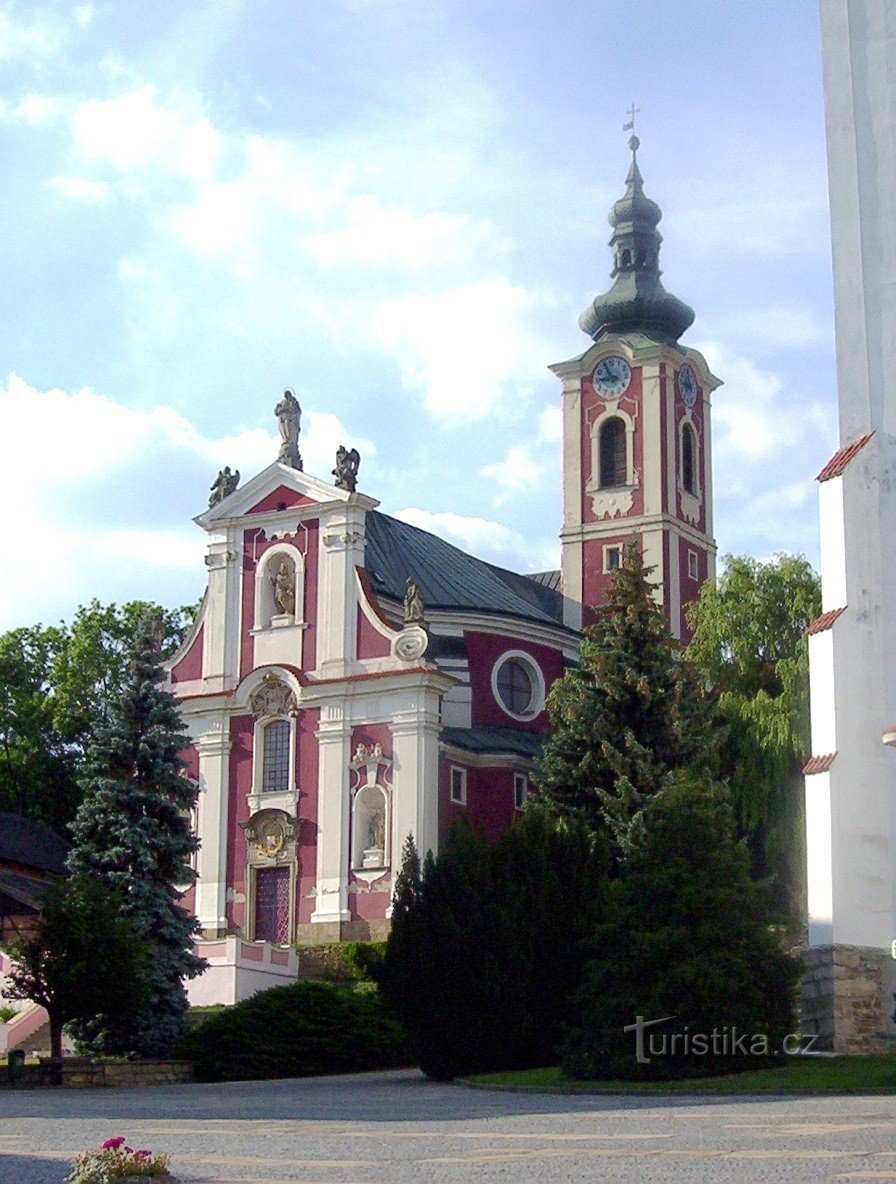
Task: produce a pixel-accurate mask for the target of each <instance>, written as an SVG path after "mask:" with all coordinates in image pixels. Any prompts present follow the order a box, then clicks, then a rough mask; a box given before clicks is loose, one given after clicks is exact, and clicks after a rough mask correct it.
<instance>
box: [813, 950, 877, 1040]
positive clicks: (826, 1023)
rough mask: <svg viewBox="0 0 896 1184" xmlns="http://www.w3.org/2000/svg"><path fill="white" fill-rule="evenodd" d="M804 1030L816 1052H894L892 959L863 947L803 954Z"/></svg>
mask: <svg viewBox="0 0 896 1184" xmlns="http://www.w3.org/2000/svg"><path fill="white" fill-rule="evenodd" d="M803 957H804V962H805V967H806V969H805V973H804V975H803V982H802V990H801V999H800V1027H801V1031H802V1032H803V1033H804V1034H807V1035H817V1036H818V1041H817V1042H816V1044H815V1046H814V1047H815V1050H816V1051H829V1052H836V1053H843V1054H859V1055H867V1054H869V1053H880V1052H892V1051H893V1050H894V1048H896V1036H894V1034H893V1022H892V1019H891V1016H890V1014H889V1013H890V1011H891V1010H892V1009H891V1007H890V1004H891V1002H892V1000H891V998H890V994H889V991H890V989H891V988H892V977H893V975H892V973H891V968H890V967H889V966H888V965H887V963H888V962H891V961H892V959H889V958H888V956H887V954H886V953H885V952H884V951H882V950H876V949H868V948H865V947H861V946H841V945H834V946H812V947H810V948H809V949H808V950H806V951H805V952H804V955H803Z"/></svg>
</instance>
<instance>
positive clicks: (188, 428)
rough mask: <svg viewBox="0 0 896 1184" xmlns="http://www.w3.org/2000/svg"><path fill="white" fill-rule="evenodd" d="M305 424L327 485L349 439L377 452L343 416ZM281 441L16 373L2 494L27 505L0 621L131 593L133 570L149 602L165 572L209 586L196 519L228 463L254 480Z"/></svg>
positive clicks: (317, 470) (0, 602)
mask: <svg viewBox="0 0 896 1184" xmlns="http://www.w3.org/2000/svg"><path fill="white" fill-rule="evenodd" d="M271 422H272V423H273V417H272V420H271ZM304 426H305V427H306V428H307V430H306V431H304V432H303V434H302V439H301V447H302V453H303V456H304V460H305V466H306V469H307V470H308V471H309V472H310V473H314V474H316V475H317V476H320V477H322V478H323V479H324V480H329V479H330V470H331V469H332V467H333V461H334V457H335V452H336V447H337V446H338V444H340V443H343V442H344V443H349V442H351V443H353V444H356V446H357V447H358V448H359V449H360V450H361V454H362V457H363V458H367V459H369V458H371V457H372V456H374V455H375V451H376V450H375V448H374V445H373V444H372V443H371V442H370V441H368V440H365V439H359V438H358V437H355V436H353V435H352V433H351V432H350V431H348V430H347V429H346V428H345V426H344V425H343V424H342V423H341V421H340V420H339V419H338V417H337V416H335V415H332V414H329V413H318V414H315V413H313V412H312V413H311V414H310V415H309V416H307V419H306V422H305V425H304ZM278 447H279V441H278V439H277V438H276V436H275V435H274V433H273V432H271V431H268V430H265V429H263V428H248V429H244V430H242V431H239V432H236V433H233V434H230V435H227V436H222V437H217V438H216V437H211V436H206V435H203V434H202V433H201V432H200V431H199V430H198V429H197V428H196V426H195V425H194V424H192V423H191V422H190V421H189V420H188V419H186V418H185V417H184V416H183V415H181V413H180V412H178V411H176V410H174V409H173V408H171V407H166V406H156V407H151V408H148V409H139V408H130V407H125V406H123V405H121V404H120V403H116V402H115V401H114V400H113V399H110V398H108V397H106V396H104V395H101V394H98V393H97V392H96V391H93V390H91V389H90V388H89V387H85V388H82V389H81V390H79V391H74V392H71V393H69V392H67V391H64V390H60V389H58V388H57V389H53V390H48V391H41V390H38V389H37V388H35V387H33V386H31V385H29V384H28V383H27V382H26V381H25V380H24V379H22V378H20V377H19V376H18V375H15V374H12V375H10V376H9V378H8V379H7V381H6V383H5V384H0V499H2V501H3V504H5V505H7V506H13V505H15V506H16V521H17V527H18V529H17V545H16V547H15V548H11V547H9V548H6V549H5V550H4V551H3V553H2V554H0V628H3V627H6V626H9V625H13V624H19V623H21V622H22V621H23V620H26V621H27V620H33V619H34V618H35V617H36V616H45V617H46V616H50V617H53V616H56V615H59V614H60V613H63V612H70V610H71V606H72V605H73V604H74V603H76V602H77V601H79V600H80V601H84V600H86V599H88V598H89V597H91V596H94V595H96V596H99V597H100V598H101V599H103V598H105V599H109V598H111V597H112V596H114V595H120V594H121V592H120V591H116V589H119V588H120V587H121V583H120V581H121V579H122V578H124V577H123V573H126V574H127V579H128V580H129V581H130V582H129V583H127V594H129V595H131V596H142V597H145V598H147V599H152V598H156V599H163V600H164V599H166V592H167V588H168V584H167V579H168V576H166V572H167V573H168V575H170V576H171V578H175V577H177V578H178V579H181V581H182V575H181V576H178V573H182V574H183V573H188V574H190V578H191V580H192V578H193V576H195V584H196V586H197V587H198V586H199V585H201V582H202V572H203V567H202V553H203V549H204V546H205V537H204V535H203V534H202V532H201V531H197V530H196V529H195V528H193V527H192V526H191V525H190V523H189V519H190V517H191V515H193V514H195V513H197V512H199V511H201V510H202V509H203V508H204V504H205V503H204V498H205V496H206V493H207V485H210V484H211V480H212V478H213V477H214V474H215V471H216V470H217V468H219V467H220V466H221V465H223V464H225V463H227V464H229V465H230V466H231V467H232V468H239V469H241V470H242V473H243V478H244V479H248V478H249V477H251V476H253V475H254V474H255V473H257V472H258V471H259V470H261V469H262V468H264V467H266V466H267V465H268V464H270V463H271V461H273V460H274V459H275V458H276V455H277V450H278ZM203 483H205V484H203ZM166 511H167V512H169V514H172V515H173V517H174V519H175V523H176V524H175V525H173V526H171V527H167V526H165V524H164V521H163V519H164V517H165V513H166ZM179 523H183V525H182V526H181V525H179ZM48 565H49V566H48ZM148 569H153V570H152V571H150V570H148Z"/></svg>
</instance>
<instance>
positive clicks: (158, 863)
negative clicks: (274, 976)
mask: <svg viewBox="0 0 896 1184" xmlns="http://www.w3.org/2000/svg"><path fill="white" fill-rule="evenodd" d="M161 679H162V670H161V666H160V650H159V641H158V630H157V626H156V623H155V622H154V620H153V619H152V618H151V617H146V618H144V619H143V620H141V622H140V623H139V625H138V627H137V629H136V632H135V635H134V640H133V645H132V650H131V653H130V655H129V660H128V665H127V672H126V676H125V679H124V682H123V684H122V686H121V689H120V691H119V693H118V695H117V696H116V697H115V699H114V700H113V702H112V704H111V707H110V711H109V719H108V722H106V723H105V724H102V725H101V726H98V728H97V730H96V735H95V739H94V742H93V744H92V746H91V748H90V750H89V752H88V758H87V769H88V773H87V777H86V779H85V796H84V801H83V803H82V805H81V807H80V808H79V810H78V813H77V816H76V818H75V821H74V823H73V824H72V828H71V830H72V836H73V847H72V851H71V853H70V856H69V868H70V870H71V871H72V872H73V873H75V874H78V875H82V876H93V877H96V878H98V879H99V880H100V881H101V882H102V883H104V884H106V885H108V887H109V888H110V889H111V890H113V891H115V892H116V893H117V894H118V895H119V896H120V898H121V899H122V901H123V905H122V910H123V912H124V913H125V915H126V916H127V917H128V919H129V921H130V923H131V926H132V928H133V930H134V932H135V934H136V935H137V938H138V940H140V941H141V942H142V943H143V944H144V946H145V948H146V953H147V963H148V975H149V986H148V994H147V1003H146V1006H145V1007H144V1009H143V1011H142V1012H141V1013H140V1014H139V1016H138V1017H137V1018H136V1019H135V1020H134V1022H133V1023H129V1024H128V1025H126V1026H123V1025H120V1024H114V1023H109V1022H107V1021H106V1019H105V1018H104V1017H103V1016H98V1017H96V1018H95V1019H94V1020H92V1021H89V1022H86V1023H81V1024H79V1025H77V1031H76V1035H77V1036H78V1038H79V1039H80V1040H81V1041H82V1042H84V1043H87V1044H89V1045H90V1046H91V1047H92V1048H94V1049H95V1050H96V1051H101V1052H110V1053H137V1054H139V1055H142V1056H159V1055H165V1054H167V1053H168V1052H169V1051H170V1049H171V1046H172V1044H173V1043H174V1041H175V1040H176V1039H178V1038H179V1037H180V1036H181V1035H182V1033H183V1031H184V1028H185V1013H186V1009H187V998H186V991H185V989H184V979H185V978H193V977H195V976H196V975H197V974H200V973H201V972H202V970H203V969H204V966H205V963H204V962H203V961H202V959H200V958H197V957H196V956H195V955H194V954H193V953H192V943H193V937H194V935H195V934H196V933H197V932H198V930H199V925H198V922H197V921H196V920H195V918H193V917H192V916H190V914H189V913H188V912H187V911H186V910H185V909H184V908H182V907H181V905H180V903H179V897H180V894H181V893H182V892H183V891H184V889H185V888H186V887H187V886H188V885H189V884H190V883H191V882H192V881H193V880H194V879H195V873H194V872H193V871H192V869H191V867H190V859H191V856H192V855H193V853H194V852H195V851H196V849H197V847H198V840H197V839H196V838H195V837H194V835H193V834H192V831H191V826H190V812H191V810H192V808H193V806H194V804H195V802H196V795H197V788H198V787H197V785H196V782H195V781H192V780H191V779H190V778H189V777H187V776H186V774H185V772H184V767H183V763H182V761H181V758H180V753H181V752H182V751H183V750H184V749H185V748H186V747H187V745H188V743H189V741H188V738H187V736H186V735H185V734H184V730H183V725H182V722H181V718H180V715H179V713H178V711H177V707H176V705H175V702H174V699H173V697H172V696H171V695H170V694H169V693H168V692H166V691H164V690H162V689H161V687H160V685H159V684H160V682H161Z"/></svg>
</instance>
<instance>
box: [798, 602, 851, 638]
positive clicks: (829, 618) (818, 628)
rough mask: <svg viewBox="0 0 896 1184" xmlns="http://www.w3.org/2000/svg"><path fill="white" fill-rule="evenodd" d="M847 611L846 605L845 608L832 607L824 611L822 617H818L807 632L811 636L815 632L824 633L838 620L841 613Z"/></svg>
mask: <svg viewBox="0 0 896 1184" xmlns="http://www.w3.org/2000/svg"><path fill="white" fill-rule="evenodd" d="M845 612H846V605H844V606H843V608H832V609H829V610H828V612H826V613H822V614H821V616H820V617H816V618H815V620H814V621H813V622H812V624H811V625H810V626H809V628H808V629H807V630H806V633H807V634H809V636H810V637H811V636H812V634H813V633H824V631H825V629H830V627H831V626H832V625H833V623H834V622H835V621H836V620H837V618H838V617H839V616H840V614H841V613H845Z"/></svg>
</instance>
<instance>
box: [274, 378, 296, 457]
mask: <svg viewBox="0 0 896 1184" xmlns="http://www.w3.org/2000/svg"><path fill="white" fill-rule="evenodd" d="M274 414H275V415H276V416H277V421H278V423H279V425H280V451H279V453H278V454H277V460H279V461H280V462H281V463H282V464H285V465H290V466H291V467H292V468H294V469H298V470H299V471H300V472H301V470H302V456H301V453H300V452H299V432H300V431H301V429H302V408H301V407H300V406H299V401H298V399H297V398H296V397H295V395H294V394H293V393H292V391H291V390H289V388H287V389H286V390H285V391H284V392H283V398H282V399H281V400H280V402H279V403H278V404H277V406H276V407H275V408H274Z"/></svg>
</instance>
